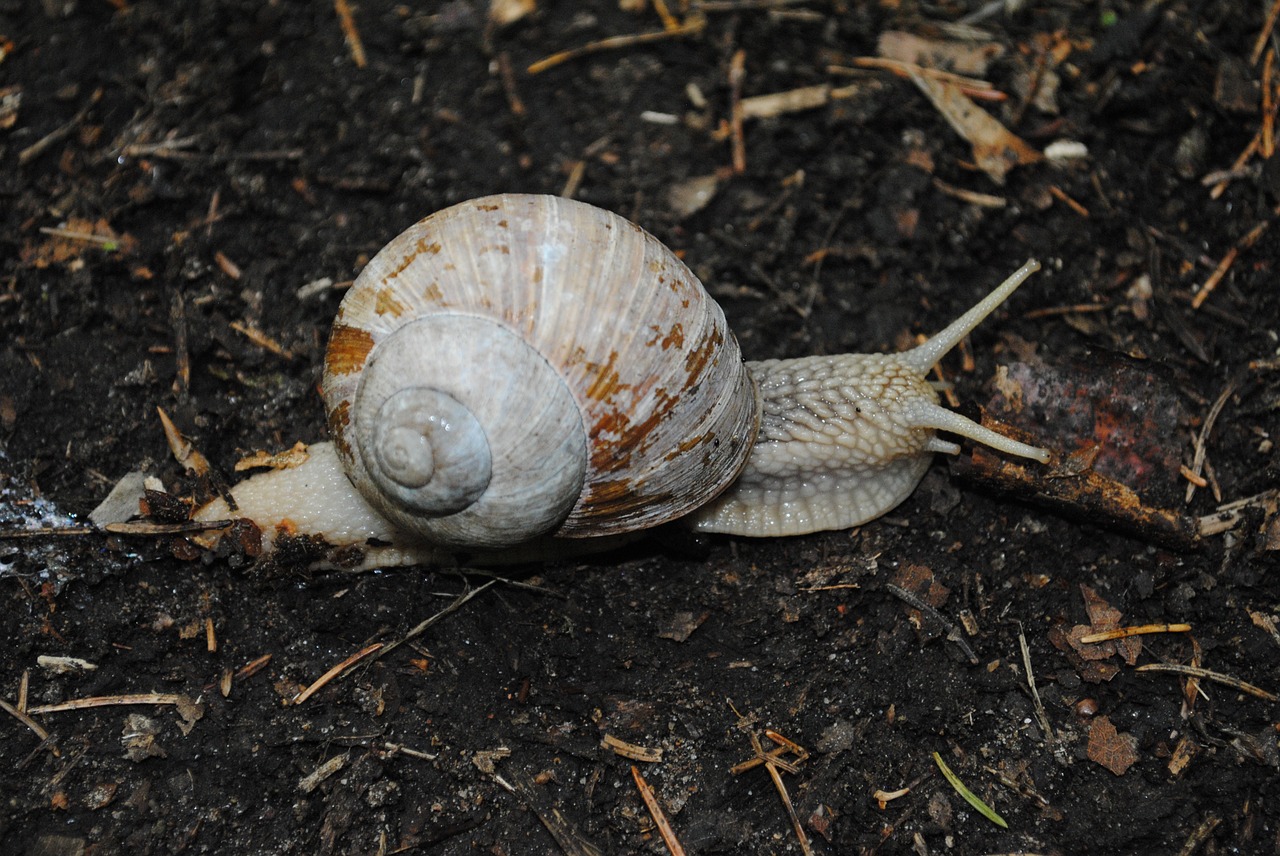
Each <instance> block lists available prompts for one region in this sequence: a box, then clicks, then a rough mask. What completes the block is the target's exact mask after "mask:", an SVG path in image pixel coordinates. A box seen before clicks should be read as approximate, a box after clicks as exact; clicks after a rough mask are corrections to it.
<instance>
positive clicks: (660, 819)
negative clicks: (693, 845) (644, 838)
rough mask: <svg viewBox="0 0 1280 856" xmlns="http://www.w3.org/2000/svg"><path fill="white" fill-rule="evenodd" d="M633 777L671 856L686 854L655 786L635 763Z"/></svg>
mask: <svg viewBox="0 0 1280 856" xmlns="http://www.w3.org/2000/svg"><path fill="white" fill-rule="evenodd" d="M631 778H632V779H634V780H635V783H636V790H638V791H640V799H642V800H644V806H645V808H647V809H649V816H650V817H652V818H653V822H654V825H655V826H657V827H658V834H659V835H661V836H662V843H663V844H665V845H667V849H668V850H669V851H671V856H684V847H683V846H682V845H681V844H680V839H678V838H676V832H675V830H674V829H672V828H671V823H670V822H669V821H668V820H667V815H666V813H664V812H663V810H662V806H661V805H660V804H659V803H658V797H657V796H656V795H655V794H654V793H653V788H651V787H649V783H648V782H646V781H645V780H644V776H642V775H640V768H639V767H637V766H636V765H635V764H632V765H631Z"/></svg>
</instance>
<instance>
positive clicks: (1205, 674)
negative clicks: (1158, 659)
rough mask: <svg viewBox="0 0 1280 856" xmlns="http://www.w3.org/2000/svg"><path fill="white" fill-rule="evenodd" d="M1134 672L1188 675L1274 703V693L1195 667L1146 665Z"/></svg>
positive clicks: (1166, 664)
mask: <svg viewBox="0 0 1280 856" xmlns="http://www.w3.org/2000/svg"><path fill="white" fill-rule="evenodd" d="M1135 671H1138V672H1170V673H1172V674H1175V675H1190V676H1192V677H1196V678H1204V679H1206V680H1210V681H1214V682H1216V683H1219V684H1225V685H1226V686H1229V687H1232V688H1234V689H1237V690H1240V691H1241V692H1246V693H1248V694H1249V695H1252V696H1257V697H1258V698H1261V699H1266V700H1267V701H1276V700H1277V696H1276V694H1275V693H1270V692H1267V691H1266V690H1264V689H1262V688H1261V687H1256V686H1254V685H1253V684H1251V683H1248V682H1246V681H1242V680H1240V679H1239V678H1233V677H1231V676H1230V675H1224V674H1222V673H1221V672H1211V671H1209V670H1208V669H1201V668H1198V667H1196V666H1182V665H1179V664H1177V663H1147V664H1146V665H1145V666H1139V667H1138V668H1137V669H1135Z"/></svg>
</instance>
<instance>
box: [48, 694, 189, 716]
mask: <svg viewBox="0 0 1280 856" xmlns="http://www.w3.org/2000/svg"><path fill="white" fill-rule="evenodd" d="M190 702H191V699H189V698H187V697H186V696H184V695H177V694H174V693H132V694H125V695H109V696H90V697H88V698H77V699H72V700H71V701H60V702H55V703H54V704H41V705H37V706H35V707H32V708H28V709H27V713H30V714H36V715H39V714H43V713H61V712H62V711H65V710H84V709H85V708H90V707H114V706H116V705H128V704H172V705H185V704H189V703H190Z"/></svg>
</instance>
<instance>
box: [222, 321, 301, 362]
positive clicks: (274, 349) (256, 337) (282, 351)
mask: <svg viewBox="0 0 1280 856" xmlns="http://www.w3.org/2000/svg"><path fill="white" fill-rule="evenodd" d="M229 326H230V327H231V329H232V330H235V331H236V332H237V333H239V334H240V335H241V336H244V337H245V338H246V339H248V340H249V341H250V342H253V344H255V345H257V346H258V347H259V348H262V349H263V350H266V351H270V352H271V353H273V354H275V355H276V356H277V357H283V358H284V359H286V360H292V359H293V352H292V351H290V350H289V349H288V348H286V347H284V346H283V345H281V344H280V343H279V342H277V341H276V340H275V339H273V338H271V337H270V336H268V335H267V334H266V333H264V332H262V331H261V330H259V329H258V328H257V327H251V326H250V325H248V324H245V323H244V322H242V321H232V322H231V324H230V325H229Z"/></svg>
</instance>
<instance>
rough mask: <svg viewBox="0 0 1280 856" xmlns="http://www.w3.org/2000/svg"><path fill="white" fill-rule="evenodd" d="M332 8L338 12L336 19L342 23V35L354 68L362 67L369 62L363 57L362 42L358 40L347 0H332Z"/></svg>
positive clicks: (357, 29)
mask: <svg viewBox="0 0 1280 856" xmlns="http://www.w3.org/2000/svg"><path fill="white" fill-rule="evenodd" d="M333 9H334V11H335V12H337V13H338V21H339V23H341V24H342V35H343V38H345V39H346V40H347V48H348V49H349V50H350V51H351V59H352V61H353V62H355V64H356V68H364V67H365V66H366V65H368V64H369V60H368V59H367V58H366V57H365V53H364V42H363V41H361V40H360V30H359V28H357V27H356V16H355V15H354V14H352V12H351V5H350V4H349V3H348V2H347V0H333Z"/></svg>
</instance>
